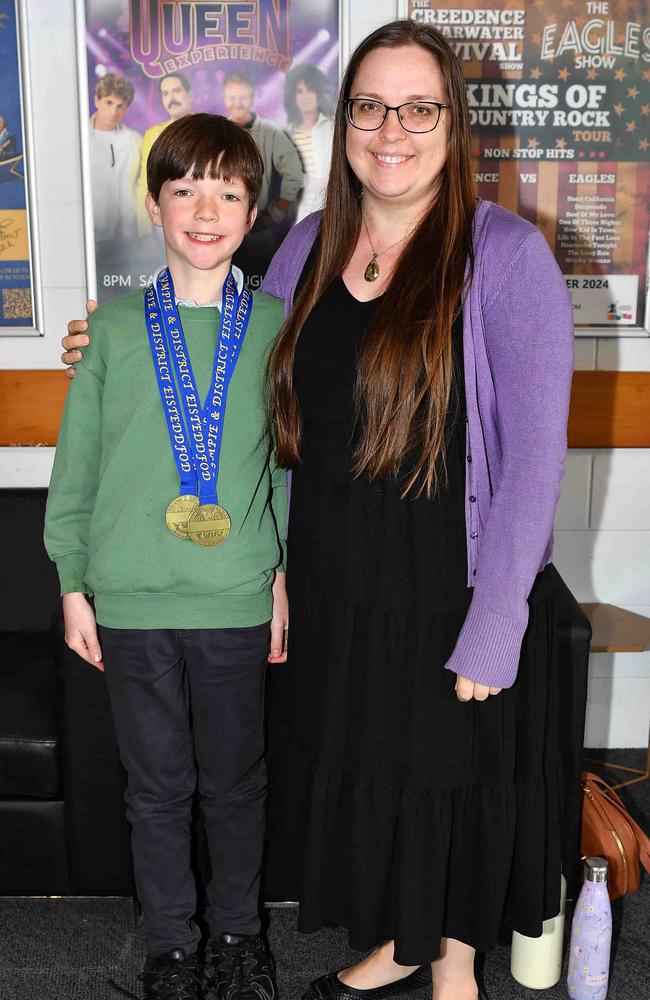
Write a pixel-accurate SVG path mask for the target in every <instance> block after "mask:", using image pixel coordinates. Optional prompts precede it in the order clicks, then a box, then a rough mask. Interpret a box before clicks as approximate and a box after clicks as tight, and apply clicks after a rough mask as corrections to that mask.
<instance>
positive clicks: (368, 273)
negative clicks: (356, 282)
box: [361, 212, 411, 281]
mask: <svg viewBox="0 0 650 1000" xmlns="http://www.w3.org/2000/svg"><path fill="white" fill-rule="evenodd" d="M361 219H362V221H363V228H364V229H365V231H366V236H367V237H368V243H369V244H370V249H371V250H372V257H371V258H370V260H369V261H368V263H367V264H366V269H365V271H364V272H363V276H364V278H365V279H366V281H376V280H377V278H378V277H379V264H378V263H377V258H378V257H381V255H382V254H384V253H388V251H389V250H392V249H393V247H396V246H397V245H398V243H403V242H404V240H405V239H406V236H402V238H401V240H395V242H394V243H391V245H390V246H389V247H386V249H385V250H375V248H374V246H373V243H372V240H371V238H370V232H369V230H368V223H367V222H366V217H365V215H364V214H363V212H362V213H361ZM409 235H411V234H410V233H409Z"/></svg>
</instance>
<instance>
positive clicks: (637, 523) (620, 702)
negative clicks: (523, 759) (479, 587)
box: [553, 341, 650, 747]
mask: <svg viewBox="0 0 650 1000" xmlns="http://www.w3.org/2000/svg"><path fill="white" fill-rule="evenodd" d="M604 343H605V344H609V343H610V341H605V342H604ZM627 343H630V342H627ZM602 346H603V345H602V343H601V344H599V348H600V347H602ZM648 497H650V449H645V448H629V449H628V448H625V449H624V448H619V449H614V450H607V449H598V450H594V451H588V450H585V449H573V450H572V451H570V452H569V454H568V456H567V463H566V474H565V477H564V481H563V483H562V494H561V498H560V503H559V506H558V511H557V516H556V519H555V529H556V530H555V552H554V557H553V561H554V562H555V565H556V566H557V568H558V570H559V572H560V573H561V574H562V576H563V577H564V579H565V580H566V582H567V584H568V586H569V587H570V588H571V590H572V591H573V593H574V594H575V595H576V597H577V598H578V600H579V601H588V602H596V601H597V602H602V603H604V604H616V605H618V606H619V607H623V608H627V609H628V610H629V611H636V612H637V613H638V614H642V615H646V616H648V617H650V502H649V500H648ZM589 673H590V681H589V704H588V716H587V731H586V736H585V745H586V746H616V747H640V746H645V745H646V741H647V739H648V724H649V722H650V653H616V654H613V655H612V654H604V653H599V654H593V655H592V657H591V664H590V671H589Z"/></svg>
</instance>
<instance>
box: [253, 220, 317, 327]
mask: <svg viewBox="0 0 650 1000" xmlns="http://www.w3.org/2000/svg"><path fill="white" fill-rule="evenodd" d="M322 214H323V213H322V212H313V213H312V215H308V216H307V217H306V218H305V219H303V220H302V221H301V222H299V223H298V224H297V225H296V226H294V227H293V228H292V229H290V230H289V232H288V233H287V235H286V237H285V238H284V240H283V242H282V244H281V246H280V247H279V249H278V250H277V251H276V252H275V254H274V255H273V259H272V260H271V263H270V264H269V267H268V270H267V272H266V274H265V275H264V281H263V282H262V291H263V292H267V293H268V294H269V295H273V296H275V298H276V299H283V300H284V314H285V316H288V315H289V312H290V310H291V306H292V305H293V295H294V292H295V290H296V285H297V284H298V279H299V278H300V275H301V274H302V269H303V267H304V266H305V261H306V260H307V257H308V256H309V251H310V250H311V248H312V246H313V244H314V240H315V239H316V234H317V233H318V229H319V227H320V221H321V217H322Z"/></svg>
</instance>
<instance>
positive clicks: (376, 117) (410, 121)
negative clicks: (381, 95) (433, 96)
mask: <svg viewBox="0 0 650 1000" xmlns="http://www.w3.org/2000/svg"><path fill="white" fill-rule="evenodd" d="M344 104H345V111H346V114H347V118H348V121H349V122H350V125H352V126H353V128H358V129H361V130H362V132H375V131H376V130H377V129H378V128H381V126H382V125H383V124H384V122H385V121H386V115H387V114H388V112H389V111H396V112H397V117H398V118H399V122H400V125H401V126H402V128H403V129H405V131H407V132H433V130H434V128H435V127H436V125H437V124H438V122H439V121H440V115H441V114H442V109H443V108H448V107H449V104H440V103H439V102H438V101H407V102H406V103H405V104H397V105H396V106H395V107H391V106H390V105H389V104H382V103H381V101H372V100H370V98H368V97H349V98H348V99H347V100H346V101H344Z"/></svg>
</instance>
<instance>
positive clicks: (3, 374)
mask: <svg viewBox="0 0 650 1000" xmlns="http://www.w3.org/2000/svg"><path fill="white" fill-rule="evenodd" d="M68 385H69V382H68V379H67V378H66V375H65V372H64V370H63V368H61V369H59V370H58V371H50V370H48V369H32V370H30V371H0V445H2V446H7V445H34V444H38V445H55V444H56V437H57V434H58V432H59V423H60V421H61V414H62V413H63V404H64V403H65V396H66V392H67V391H68Z"/></svg>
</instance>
